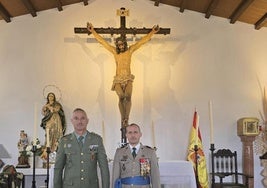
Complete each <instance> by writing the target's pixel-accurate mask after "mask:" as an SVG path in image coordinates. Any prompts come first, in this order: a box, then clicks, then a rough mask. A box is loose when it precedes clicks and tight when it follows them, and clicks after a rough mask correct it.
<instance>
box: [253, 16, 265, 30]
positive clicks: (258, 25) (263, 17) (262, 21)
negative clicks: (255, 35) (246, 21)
mask: <svg viewBox="0 0 267 188" xmlns="http://www.w3.org/2000/svg"><path fill="white" fill-rule="evenodd" d="M266 21H267V13H265V14H264V16H262V17H261V19H259V20H258V21H257V22H256V23H255V29H257V30H259V29H260V28H261V27H262V26H263V25H264V24H266V23H267V22H266Z"/></svg>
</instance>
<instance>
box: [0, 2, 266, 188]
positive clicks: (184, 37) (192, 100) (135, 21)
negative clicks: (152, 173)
mask: <svg viewBox="0 0 267 188" xmlns="http://www.w3.org/2000/svg"><path fill="white" fill-rule="evenodd" d="M153 4H154V2H152V1H145V0H134V1H130V0H129V1H125V0H105V3H103V1H101V0H98V1H97V0H95V1H89V5H88V6H84V5H83V4H82V3H78V4H75V5H71V6H64V7H63V9H64V10H63V11H62V12H58V10H57V9H53V10H48V11H43V12H38V13H37V17H35V18H33V17H32V16H31V15H25V16H20V17H16V18H14V19H12V22H11V23H6V22H5V21H3V20H1V21H0V31H1V32H0V66H1V68H0V101H1V105H0V112H1V118H0V135H1V136H0V143H4V145H5V146H6V147H7V149H8V152H9V153H10V154H11V155H12V159H6V160H5V161H6V162H7V163H12V164H15V165H16V164H17V157H18V151H17V147H16V145H17V142H18V139H19V131H20V130H22V129H23V130H25V131H26V132H27V133H28V135H29V136H30V138H31V137H32V136H33V127H34V122H35V121H34V104H35V103H37V108H38V116H37V122H38V137H39V138H40V139H41V141H42V142H43V141H44V131H43V130H42V129H41V128H39V122H40V121H41V118H42V116H41V114H40V110H41V107H42V105H43V104H45V102H46V100H45V99H44V97H43V88H44V87H45V86H46V85H50V84H52V85H56V86H57V87H59V88H60V90H61V93H62V97H61V99H60V102H61V103H62V105H63V107H64V110H65V113H66V117H67V123H68V128H67V132H68V133H69V132H72V125H71V123H70V116H71V112H72V110H73V109H74V108H76V107H82V108H84V109H85V110H86V111H87V112H88V115H89V117H90V123H89V126H88V129H89V130H91V131H94V132H96V133H99V134H101V135H102V134H103V131H102V124H104V129H105V130H104V132H105V137H104V140H105V146H106V150H107V154H108V156H109V158H113V155H114V152H115V149H116V148H117V147H118V143H119V142H120V115H119V110H118V107H117V103H118V99H117V96H116V94H115V92H113V91H111V90H110V88H111V85H112V81H113V76H114V73H115V63H114V59H113V56H112V55H111V54H110V53H109V52H107V51H106V50H105V49H104V48H103V47H101V46H100V45H99V44H98V43H97V42H95V40H94V39H92V38H91V37H90V36H89V37H88V36H87V35H77V34H74V31H73V30H74V27H85V26H86V22H87V21H89V22H92V23H93V24H94V26H95V27H119V25H120V19H119V17H118V16H116V10H117V9H119V8H120V7H125V8H127V9H130V16H129V17H127V18H126V25H127V27H148V28H149V27H152V26H153V25H155V24H159V25H160V27H164V28H171V34H170V35H166V36H162V35H156V36H155V37H154V38H153V39H152V40H151V41H150V42H149V43H147V44H146V45H144V46H143V47H142V48H141V49H139V51H137V52H135V54H134V55H133V58H132V72H133V74H134V75H135V76H136V79H135V81H134V85H133V97H132V102H133V105H132V111H131V117H130V122H136V123H138V124H140V125H141V126H142V130H143V137H142V142H143V143H144V144H147V145H152V144H153V143H152V131H151V124H152V121H153V122H154V126H155V138H156V146H157V148H158V150H157V154H158V156H159V158H160V160H184V159H185V158H186V155H187V150H186V149H187V146H188V138H189V134H190V129H191V126H192V118H193V112H194V109H195V108H196V109H197V110H198V112H199V115H200V130H201V134H202V138H203V145H204V150H205V155H206V158H207V161H209V144H210V128H209V111H208V102H209V100H212V101H213V114H214V126H215V127H214V137H215V146H216V147H217V148H219V147H228V148H231V149H234V150H237V151H238V154H239V156H241V154H242V150H241V148H242V145H241V142H240V139H239V137H238V136H237V134H236V122H237V120H238V119H239V118H242V117H246V116H250V117H251V116H252V117H259V110H261V108H262V106H261V93H260V87H259V82H260V84H262V85H263V86H264V85H266V81H267V75H266V74H265V72H266V70H267V64H266V60H265V59H267V54H266V49H267V40H265V38H266V35H267V30H266V28H262V29H261V30H259V31H258V30H255V29H254V28H253V26H252V25H248V24H244V23H240V22H237V23H235V24H230V23H229V20H227V19H223V18H218V17H214V16H212V17H211V18H210V19H205V18H204V15H202V14H199V13H195V12H191V11H188V10H186V11H185V12H184V13H180V12H179V10H178V8H175V7H170V6H166V5H162V4H160V6H159V7H156V6H154V5H153ZM105 37H110V36H109V35H106V36H105ZM128 37H129V38H131V36H128ZM129 44H130V43H129ZM258 81H259V82H258ZM258 157H259V156H258V155H255V187H257V188H260V187H263V186H262V184H261V179H262V177H261V175H260V172H261V170H262V167H261V166H260V163H259V159H258ZM240 164H241V160H240Z"/></svg>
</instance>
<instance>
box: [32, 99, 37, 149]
mask: <svg viewBox="0 0 267 188" xmlns="http://www.w3.org/2000/svg"><path fill="white" fill-rule="evenodd" d="M36 139H37V103H34V125H33V145H36Z"/></svg>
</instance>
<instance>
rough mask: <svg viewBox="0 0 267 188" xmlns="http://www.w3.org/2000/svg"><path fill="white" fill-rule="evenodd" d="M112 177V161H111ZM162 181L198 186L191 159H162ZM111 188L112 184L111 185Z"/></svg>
mask: <svg viewBox="0 0 267 188" xmlns="http://www.w3.org/2000/svg"><path fill="white" fill-rule="evenodd" d="M109 169H110V176H111V177H112V162H111V163H109ZM159 170H160V182H161V184H162V187H164V188H196V179H195V174H194V170H193V166H192V164H191V163H190V162H189V161H162V162H161V161H160V162H159ZM53 171H54V169H53V166H52V167H51V169H50V174H49V175H50V177H49V188H53V176H54V172H53ZM111 179H112V178H111ZM111 188H113V187H112V185H111Z"/></svg>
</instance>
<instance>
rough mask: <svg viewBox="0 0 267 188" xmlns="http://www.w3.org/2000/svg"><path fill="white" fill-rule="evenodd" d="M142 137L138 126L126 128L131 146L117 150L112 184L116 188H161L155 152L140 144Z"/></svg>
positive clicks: (131, 125) (133, 125) (132, 125)
mask: <svg viewBox="0 0 267 188" xmlns="http://www.w3.org/2000/svg"><path fill="white" fill-rule="evenodd" d="M141 136H142V133H141V130H140V127H139V126H138V125H137V124H134V123H133V124H130V125H128V126H127V127H126V137H127V139H128V142H129V144H127V145H126V146H124V147H122V148H118V149H117V150H116V153H115V157H114V162H113V173H112V174H113V175H112V183H113V186H114V187H115V188H128V187H135V188H148V187H152V188H160V176H159V166H158V159H157V156H156V153H155V150H154V149H152V148H150V147H148V146H144V145H143V144H142V143H140V138H141Z"/></svg>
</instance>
